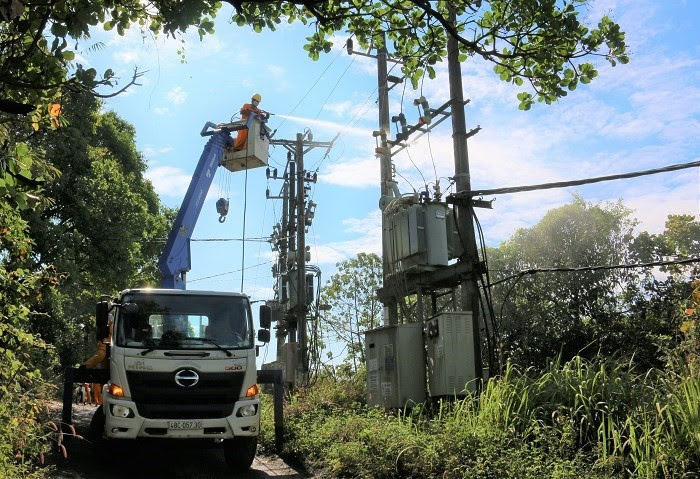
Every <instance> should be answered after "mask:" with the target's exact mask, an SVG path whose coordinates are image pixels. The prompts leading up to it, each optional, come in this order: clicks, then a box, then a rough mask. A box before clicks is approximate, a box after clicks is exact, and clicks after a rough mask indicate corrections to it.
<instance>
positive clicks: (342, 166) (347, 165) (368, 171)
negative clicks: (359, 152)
mask: <svg viewBox="0 0 700 479" xmlns="http://www.w3.org/2000/svg"><path fill="white" fill-rule="evenodd" d="M319 179H320V180H321V181H323V182H325V183H330V184H332V185H338V186H348V187H351V188H368V187H372V186H377V185H379V160H378V159H376V158H369V159H362V158H354V159H352V160H350V161H346V162H343V163H332V164H330V165H328V166H326V168H325V169H324V171H323V172H322V173H321V174H320V175H319Z"/></svg>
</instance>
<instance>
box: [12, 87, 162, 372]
mask: <svg viewBox="0 0 700 479" xmlns="http://www.w3.org/2000/svg"><path fill="white" fill-rule="evenodd" d="M100 108H101V102H100V101H98V100H96V99H95V98H94V97H93V96H91V95H89V94H87V93H85V92H78V93H74V94H70V95H66V97H65V98H64V116H65V120H66V121H65V123H66V124H65V125H64V126H62V127H61V128H58V129H55V130H43V131H41V132H39V133H38V134H36V135H35V136H34V137H33V138H32V145H33V146H34V148H35V150H39V149H43V150H44V151H45V161H46V162H48V163H49V164H51V165H52V166H53V167H54V168H55V169H56V170H58V171H60V172H61V173H60V175H59V176H57V177H56V178H55V179H54V180H53V181H48V182H46V183H45V185H44V188H45V196H46V198H48V199H49V200H50V204H49V205H48V206H47V207H44V208H33V209H31V210H28V212H27V214H26V215H25V216H26V218H27V220H28V223H29V228H30V229H29V231H30V235H31V236H32V238H33V239H34V242H35V246H34V249H33V253H32V255H31V260H32V263H33V269H40V268H42V267H45V266H46V265H53V267H54V268H55V269H56V271H57V272H58V273H59V274H60V275H61V277H62V282H61V287H60V289H58V290H56V291H54V292H53V294H49V295H46V296H44V297H43V298H42V305H41V307H42V310H43V311H44V312H45V313H46V315H45V316H42V317H38V318H36V319H35V321H33V324H32V326H33V327H34V328H36V330H37V331H40V332H41V333H42V335H43V336H44V338H45V339H46V340H48V341H50V342H51V343H52V344H54V345H56V346H57V348H58V349H59V351H60V354H61V362H62V364H63V365H71V364H74V363H75V362H78V361H80V360H81V359H82V358H83V357H84V356H85V354H86V353H87V351H83V350H81V348H80V347H77V346H78V345H83V344H86V343H87V344H88V345H89V347H90V348H91V347H92V346H93V345H92V341H91V334H92V322H93V321H92V318H93V313H94V303H95V301H96V299H98V298H99V295H100V294H110V295H111V294H114V293H115V292H117V291H119V290H120V289H123V288H125V287H127V286H145V285H153V284H157V283H158V281H159V277H158V272H157V266H156V265H157V258H158V255H159V254H160V251H161V249H162V246H163V242H162V239H163V238H165V236H166V235H167V231H168V227H169V221H168V218H167V216H166V215H167V214H169V212H167V211H166V209H165V208H164V207H163V206H162V205H161V203H160V200H159V199H158V196H157V195H156V193H155V191H154V190H153V187H152V185H151V183H150V182H149V181H148V180H147V179H145V178H144V176H143V174H144V173H145V171H146V162H145V161H144V159H143V157H142V155H141V154H140V153H139V152H138V151H137V149H136V144H135V130H134V128H133V126H131V125H130V124H128V123H127V122H125V121H124V120H122V119H121V118H119V117H118V116H117V115H116V114H114V113H112V112H107V113H100Z"/></svg>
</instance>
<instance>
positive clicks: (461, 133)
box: [447, 7, 482, 378]
mask: <svg viewBox="0 0 700 479" xmlns="http://www.w3.org/2000/svg"><path fill="white" fill-rule="evenodd" d="M448 20H449V22H450V23H451V24H452V25H455V24H456V20H457V19H456V15H455V11H454V9H453V8H452V7H450V14H449V17H448ZM447 68H448V73H449V79H450V98H451V102H452V106H451V110H452V144H453V147H454V161H455V176H454V178H455V186H456V190H457V191H469V190H471V177H470V174H469V152H468V150H467V138H468V135H467V127H466V118H465V114H464V95H463V93H462V66H461V64H460V62H459V43H458V42H457V40H456V39H455V38H454V37H453V36H452V35H450V34H449V33H448V34H447ZM455 210H456V214H457V227H458V231H459V232H460V235H461V236H462V238H463V241H464V248H465V260H466V262H468V263H470V265H471V266H472V268H471V274H470V275H469V277H468V279H467V280H466V281H463V282H462V285H461V298H460V306H461V308H462V309H463V310H464V311H471V312H472V321H473V326H474V363H475V364H474V369H475V373H476V377H477V378H481V377H482V364H481V338H480V321H479V289H478V288H479V287H478V285H477V275H478V274H479V265H478V262H479V257H478V253H477V248H476V235H475V233H474V222H473V220H472V214H473V213H472V205H471V204H469V205H463V204H459V205H455Z"/></svg>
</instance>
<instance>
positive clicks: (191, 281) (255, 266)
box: [187, 261, 272, 283]
mask: <svg viewBox="0 0 700 479" xmlns="http://www.w3.org/2000/svg"><path fill="white" fill-rule="evenodd" d="M270 263H272V261H265V262H264V263H258V264H254V265H252V266H246V267H245V268H240V269H234V270H233V271H226V272H225V273H219V274H213V275H211V276H205V277H203V278H196V279H188V280H187V282H188V283H194V282H195V281H202V280H205V279H211V278H218V277H219V276H225V275H227V274H233V273H240V272H241V271H243V270H246V269H252V268H257V267H258V266H262V265H264V264H270Z"/></svg>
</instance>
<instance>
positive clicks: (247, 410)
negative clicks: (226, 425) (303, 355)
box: [236, 404, 258, 417]
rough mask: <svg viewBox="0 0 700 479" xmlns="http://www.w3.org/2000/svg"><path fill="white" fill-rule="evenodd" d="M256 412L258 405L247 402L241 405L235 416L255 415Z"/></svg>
mask: <svg viewBox="0 0 700 479" xmlns="http://www.w3.org/2000/svg"><path fill="white" fill-rule="evenodd" d="M257 412H258V405H257V404H247V405H245V406H241V408H240V409H239V410H238V413H237V414H236V416H238V417H250V416H255V414H256V413H257Z"/></svg>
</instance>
